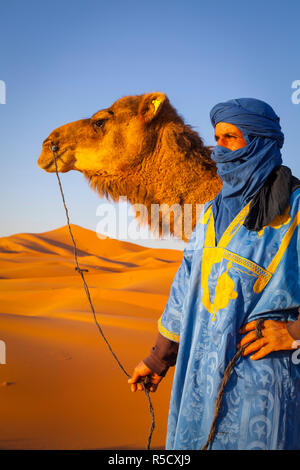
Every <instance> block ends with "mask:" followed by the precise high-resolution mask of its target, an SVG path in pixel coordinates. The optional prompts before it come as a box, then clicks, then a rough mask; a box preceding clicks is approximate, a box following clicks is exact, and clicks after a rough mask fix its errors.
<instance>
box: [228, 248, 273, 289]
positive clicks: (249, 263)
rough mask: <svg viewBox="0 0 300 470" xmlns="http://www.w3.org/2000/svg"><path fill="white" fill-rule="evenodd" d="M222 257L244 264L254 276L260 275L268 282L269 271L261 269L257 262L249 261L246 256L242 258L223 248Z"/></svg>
mask: <svg viewBox="0 0 300 470" xmlns="http://www.w3.org/2000/svg"><path fill="white" fill-rule="evenodd" d="M223 257H224V258H225V259H227V260H229V261H232V262H233V263H236V264H239V265H240V266H244V267H245V268H247V269H249V271H251V272H252V273H254V274H256V276H258V277H262V278H263V279H265V280H266V281H267V282H269V280H270V279H271V277H272V274H271V273H269V272H268V271H266V270H265V269H263V268H262V267H261V266H259V265H258V264H256V263H254V262H253V261H250V260H249V259H247V258H242V256H239V255H237V254H235V253H232V252H231V251H228V250H225V249H224V255H223Z"/></svg>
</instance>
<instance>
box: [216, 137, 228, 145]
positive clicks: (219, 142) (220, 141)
mask: <svg viewBox="0 0 300 470" xmlns="http://www.w3.org/2000/svg"><path fill="white" fill-rule="evenodd" d="M225 144H226V139H225V138H224V137H219V138H218V143H217V145H221V146H222V147H225V146H226V145H225Z"/></svg>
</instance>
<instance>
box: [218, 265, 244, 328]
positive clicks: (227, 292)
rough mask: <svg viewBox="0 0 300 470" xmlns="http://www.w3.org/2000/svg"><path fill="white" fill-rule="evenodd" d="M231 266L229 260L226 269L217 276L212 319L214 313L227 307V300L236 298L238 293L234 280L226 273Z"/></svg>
mask: <svg viewBox="0 0 300 470" xmlns="http://www.w3.org/2000/svg"><path fill="white" fill-rule="evenodd" d="M231 266H232V263H231V261H230V262H229V263H228V265H227V269H226V271H225V272H224V273H223V274H221V276H219V277H218V282H217V285H216V291H215V301H214V306H213V317H212V321H214V320H215V316H216V313H217V312H218V311H219V310H221V309H222V308H226V307H227V305H228V304H229V300H231V299H236V298H237V296H238V293H237V292H236V291H235V290H234V282H233V280H232V279H231V277H230V276H229V274H228V270H229V269H230V268H231Z"/></svg>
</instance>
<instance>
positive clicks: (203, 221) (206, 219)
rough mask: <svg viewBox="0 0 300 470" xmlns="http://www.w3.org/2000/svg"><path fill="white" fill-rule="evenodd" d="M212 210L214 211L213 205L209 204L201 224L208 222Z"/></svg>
mask: <svg viewBox="0 0 300 470" xmlns="http://www.w3.org/2000/svg"><path fill="white" fill-rule="evenodd" d="M211 211H212V206H209V208H208V209H207V210H206V211H205V212H204V214H203V217H202V219H201V220H200V224H203V225H206V224H207V222H208V219H209V217H210V214H211Z"/></svg>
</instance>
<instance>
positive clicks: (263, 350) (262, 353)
mask: <svg viewBox="0 0 300 470" xmlns="http://www.w3.org/2000/svg"><path fill="white" fill-rule="evenodd" d="M270 352H272V348H270V346H269V345H266V346H264V347H262V348H261V349H260V350H259V351H257V353H255V354H252V356H250V359H252V360H253V361H256V360H257V359H262V358H263V357H265V356H267V355H268V354H270Z"/></svg>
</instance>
